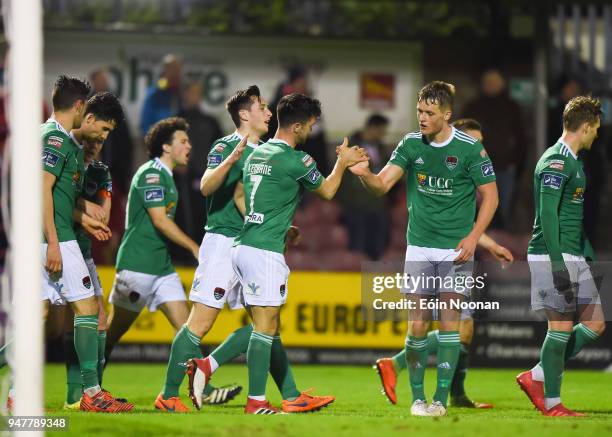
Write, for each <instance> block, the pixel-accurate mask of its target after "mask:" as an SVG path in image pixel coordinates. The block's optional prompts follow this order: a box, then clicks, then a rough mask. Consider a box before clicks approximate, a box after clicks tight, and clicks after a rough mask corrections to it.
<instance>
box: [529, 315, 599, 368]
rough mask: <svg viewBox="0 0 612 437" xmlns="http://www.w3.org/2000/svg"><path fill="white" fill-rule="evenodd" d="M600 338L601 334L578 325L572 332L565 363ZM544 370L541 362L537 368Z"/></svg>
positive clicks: (566, 350)
mask: <svg viewBox="0 0 612 437" xmlns="http://www.w3.org/2000/svg"><path fill="white" fill-rule="evenodd" d="M598 338H599V334H597V333H596V332H595V331H593V330H592V329H590V328H589V327H588V326H586V325H583V324H582V323H578V324H577V325H575V326H574V329H573V330H572V335H571V336H570V338H569V340H568V342H567V347H566V348H565V362H566V363H567V362H568V361H569V360H570V359H571V358H574V357H575V356H576V355H578V353H580V351H581V350H582V348H583V347H585V346H586V345H587V344H589V343H592V342H594V341H595V340H597V339H598ZM538 366H539V367H540V369H541V368H542V362H541V361H540V362H539V363H538V364H537V365H536V367H538Z"/></svg>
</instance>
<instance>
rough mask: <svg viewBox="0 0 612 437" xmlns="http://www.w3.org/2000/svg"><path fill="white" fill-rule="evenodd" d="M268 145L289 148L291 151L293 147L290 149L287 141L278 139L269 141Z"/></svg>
mask: <svg viewBox="0 0 612 437" xmlns="http://www.w3.org/2000/svg"><path fill="white" fill-rule="evenodd" d="M268 143H272V144H276V145H282V146H286V147H289V148H290V149H293V147H291V145H290V144H289V143H288V142H287V141H284V140H279V139H278V138H272V139H269V140H268Z"/></svg>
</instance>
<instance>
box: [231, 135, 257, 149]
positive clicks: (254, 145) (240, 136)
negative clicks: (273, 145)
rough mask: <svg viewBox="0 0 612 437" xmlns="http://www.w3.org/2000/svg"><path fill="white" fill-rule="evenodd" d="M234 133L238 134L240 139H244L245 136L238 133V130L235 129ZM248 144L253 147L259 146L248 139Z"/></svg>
mask: <svg viewBox="0 0 612 437" xmlns="http://www.w3.org/2000/svg"><path fill="white" fill-rule="evenodd" d="M234 135H236V136H237V137H238V139H239V141H242V139H243V138H244V137H243V136H242V135H240V134H239V133H238V131H235V132H234ZM247 146H249V147H251V148H253V149H254V148H255V147H257V146H258V144H255V143H251V142H250V141H247Z"/></svg>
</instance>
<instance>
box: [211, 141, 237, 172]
mask: <svg viewBox="0 0 612 437" xmlns="http://www.w3.org/2000/svg"><path fill="white" fill-rule="evenodd" d="M232 150H233V149H232V148H231V147H230V146H229V145H228V144H226V143H224V142H221V141H218V142H217V143H215V144H213V146H212V147H211V149H210V152H208V161H207V163H206V168H210V169H213V168H217V167H219V165H220V164H221V163H222V162H223V161H225V159H226V158H227V157H228V156H229V155H230V153H232Z"/></svg>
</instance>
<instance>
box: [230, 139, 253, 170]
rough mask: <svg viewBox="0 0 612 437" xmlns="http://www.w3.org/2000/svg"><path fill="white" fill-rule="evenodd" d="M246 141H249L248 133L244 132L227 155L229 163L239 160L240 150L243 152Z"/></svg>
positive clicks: (232, 163)
mask: <svg viewBox="0 0 612 437" xmlns="http://www.w3.org/2000/svg"><path fill="white" fill-rule="evenodd" d="M248 141H249V134H246V135H245V136H244V137H243V138H242V139H241V140H240V142H239V143H238V145H237V146H236V148H235V149H234V150H232V153H230V154H229V156H228V157H227V163H228V164H229V165H234V164H235V163H237V162H238V161H239V160H240V157H241V156H242V152H244V149H245V148H246V145H247V142H248Z"/></svg>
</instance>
